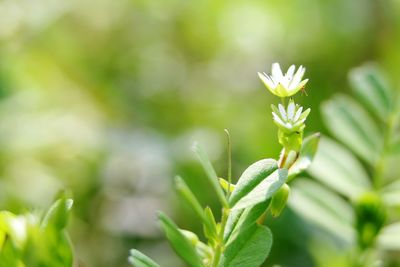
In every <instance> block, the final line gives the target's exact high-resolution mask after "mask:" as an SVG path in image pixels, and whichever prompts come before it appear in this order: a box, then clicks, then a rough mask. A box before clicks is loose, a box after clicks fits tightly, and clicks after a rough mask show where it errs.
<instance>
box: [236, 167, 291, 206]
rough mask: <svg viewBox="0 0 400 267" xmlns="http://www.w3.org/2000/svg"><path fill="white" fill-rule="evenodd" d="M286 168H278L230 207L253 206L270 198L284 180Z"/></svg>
mask: <svg viewBox="0 0 400 267" xmlns="http://www.w3.org/2000/svg"><path fill="white" fill-rule="evenodd" d="M287 173H288V172H287V170H286V169H278V170H276V171H274V172H273V173H272V174H270V175H269V176H268V177H266V178H265V179H264V180H262V181H261V182H260V183H259V184H257V185H256V186H255V187H253V189H252V190H251V191H250V192H249V193H248V194H246V195H245V196H244V197H242V198H240V200H239V201H238V202H237V203H236V204H235V205H234V206H233V207H232V209H242V208H247V207H251V206H254V205H256V204H258V203H261V202H264V201H266V200H267V199H269V198H271V197H272V196H273V195H274V194H275V192H276V191H278V190H279V188H281V186H282V185H283V184H284V183H285V182H286V179H287Z"/></svg>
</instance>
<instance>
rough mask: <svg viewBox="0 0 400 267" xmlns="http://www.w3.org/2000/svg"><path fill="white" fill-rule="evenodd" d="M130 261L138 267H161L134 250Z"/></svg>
mask: <svg viewBox="0 0 400 267" xmlns="http://www.w3.org/2000/svg"><path fill="white" fill-rule="evenodd" d="M128 261H129V262H130V263H131V264H132V265H134V266H137V267H159V266H160V265H158V264H157V263H155V262H154V261H153V260H152V259H150V258H149V257H147V256H146V255H144V254H143V253H141V252H140V251H138V250H136V249H132V250H131V253H130V256H129V258H128Z"/></svg>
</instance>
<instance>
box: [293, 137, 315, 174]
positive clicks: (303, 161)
mask: <svg viewBox="0 0 400 267" xmlns="http://www.w3.org/2000/svg"><path fill="white" fill-rule="evenodd" d="M320 137H321V134H320V133H315V134H313V135H310V136H308V137H306V138H305V139H304V141H303V145H302V146H301V150H300V155H299V158H298V159H297V160H296V162H295V163H294V164H293V165H292V167H290V169H289V175H288V181H290V180H291V179H293V178H294V177H295V176H296V175H298V174H299V173H301V172H302V171H304V170H306V169H307V168H308V167H309V166H310V165H311V162H312V160H313V158H314V156H315V153H316V152H317V149H318V144H319V139H320Z"/></svg>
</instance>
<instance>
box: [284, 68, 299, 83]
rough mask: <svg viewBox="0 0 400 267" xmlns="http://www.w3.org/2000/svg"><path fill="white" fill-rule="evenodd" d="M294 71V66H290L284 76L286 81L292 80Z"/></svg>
mask: <svg viewBox="0 0 400 267" xmlns="http://www.w3.org/2000/svg"><path fill="white" fill-rule="evenodd" d="M295 69H296V66H295V65H292V66H290V67H289V69H288V71H287V72H286V75H285V76H286V78H287V79H289V80H292V78H293V74H294V70H295Z"/></svg>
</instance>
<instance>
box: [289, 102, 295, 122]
mask: <svg viewBox="0 0 400 267" xmlns="http://www.w3.org/2000/svg"><path fill="white" fill-rule="evenodd" d="M294 108H295V105H294V102H293V101H290V102H289V105H288V108H287V117H288V120H289V121H291V120H293V116H294Z"/></svg>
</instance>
